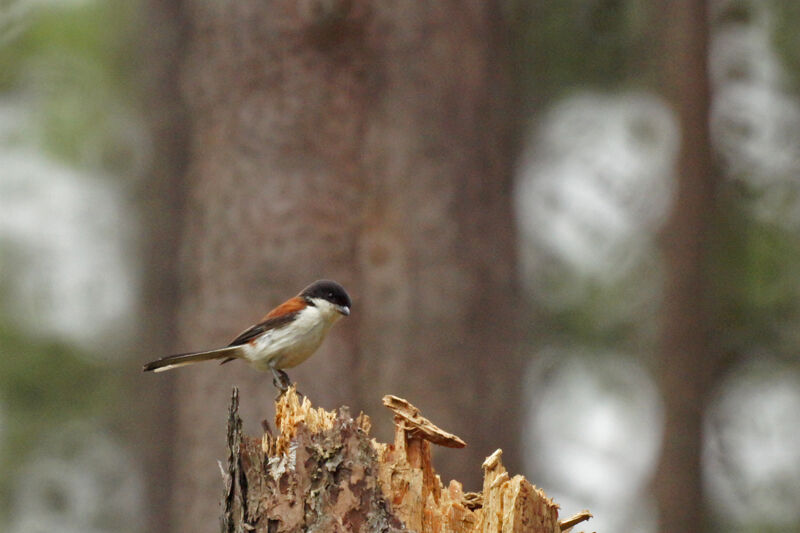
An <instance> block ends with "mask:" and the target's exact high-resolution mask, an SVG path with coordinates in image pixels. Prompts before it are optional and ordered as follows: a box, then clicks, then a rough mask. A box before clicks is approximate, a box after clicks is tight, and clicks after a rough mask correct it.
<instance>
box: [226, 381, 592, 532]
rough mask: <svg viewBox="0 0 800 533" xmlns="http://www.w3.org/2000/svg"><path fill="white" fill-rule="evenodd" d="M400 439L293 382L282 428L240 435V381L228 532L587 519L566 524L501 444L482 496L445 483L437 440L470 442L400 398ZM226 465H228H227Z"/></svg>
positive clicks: (469, 528)
mask: <svg viewBox="0 0 800 533" xmlns="http://www.w3.org/2000/svg"><path fill="white" fill-rule="evenodd" d="M383 403H384V405H385V406H387V407H388V408H389V409H391V410H392V411H393V413H394V423H395V438H394V443H392V444H385V443H380V442H377V441H375V439H371V438H370V437H369V430H370V420H369V418H368V417H367V416H366V415H364V414H363V413H362V414H360V415H359V416H357V417H356V418H355V419H354V418H352V417H351V415H350V413H349V411H348V408H347V407H341V408H339V409H338V410H336V411H326V410H324V409H321V408H314V407H312V405H311V402H310V401H309V400H308V398H302V399H301V397H300V396H299V395H298V394H297V392H296V391H295V389H294V387H292V388H290V389H289V391H288V392H287V393H285V394H283V395H282V396H281V397H280V398H279V399H278V400H277V402H276V414H275V426H276V429H277V434H273V433H272V432H271V431H269V428H266V430H265V433H264V435H263V436H262V437H261V438H254V437H248V436H246V435H243V434H242V421H241V418H240V417H239V413H238V409H239V395H238V390H237V389H236V388H234V390H233V396H232V398H231V405H230V411H229V418H228V452H229V456H228V467H227V471H226V472H223V477H224V479H225V491H224V502H223V506H224V510H223V515H222V531H223V533H239V532H242V533H243V532H249V531H255V532H265V533H266V532H269V533H282V532H298V531H318V532H370V533H371V532H396V531H416V532H418V533H473V532H475V533H477V532H498V533H521V532H525V533H545V532H546V533H558V532H561V531H562V530H565V529H568V528H570V527H572V526H573V525H575V524H577V523H579V522H581V521H583V520H586V519H588V518H589V517H590V516H591V515H589V513H588V512H585V513H581V514H579V515H576V516H575V517H573V518H571V519H569V520H565V521H563V522H560V521H559V519H558V505H556V504H555V503H554V502H553V501H552V500H550V498H548V497H547V496H546V495H545V493H544V492H543V491H542V490H540V489H537V488H536V487H535V486H534V485H532V484H531V483H529V482H528V481H527V480H526V479H525V478H524V477H522V476H519V475H517V476H514V477H511V476H510V475H509V473H508V472H507V471H506V469H505V468H504V467H503V464H502V462H501V456H502V452H501V450H497V451H496V452H495V453H493V454H492V455H491V456H489V457H488V458H487V459H486V461H484V463H483V473H484V481H483V491H482V493H480V494H478V493H464V491H463V489H462V486H461V483H459V482H458V481H455V480H453V481H451V482H450V483H449V484H448V485H447V487H445V486H443V484H442V481H441V479H440V478H439V476H438V475H437V474H436V471H435V470H434V468H433V464H432V462H431V445H432V444H437V445H440V446H447V447H451V448H461V447H464V446H466V444H465V443H464V441H462V440H461V439H459V438H458V437H457V436H455V435H452V434H450V433H447V432H446V431H443V430H441V429H439V428H438V427H436V426H435V425H434V424H433V423H431V422H430V421H429V420H427V419H426V418H424V417H423V416H422V415H421V414H420V412H419V410H418V409H416V408H415V407H414V406H413V405H411V404H410V403H408V402H407V401H405V400H403V399H401V398H397V397H396V396H385V397H384V399H383ZM220 467H221V468H222V465H221V464H220Z"/></svg>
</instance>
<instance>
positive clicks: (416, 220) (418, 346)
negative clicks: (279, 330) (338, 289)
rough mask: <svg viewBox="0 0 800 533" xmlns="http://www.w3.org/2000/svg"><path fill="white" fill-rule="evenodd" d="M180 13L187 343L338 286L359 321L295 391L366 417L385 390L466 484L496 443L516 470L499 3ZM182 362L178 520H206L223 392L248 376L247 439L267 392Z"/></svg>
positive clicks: (224, 371)
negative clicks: (458, 440)
mask: <svg viewBox="0 0 800 533" xmlns="http://www.w3.org/2000/svg"><path fill="white" fill-rule="evenodd" d="M183 17H184V18H185V21H186V23H187V24H188V26H189V27H190V28H191V31H190V34H189V37H188V56H187V58H186V60H185V62H184V63H183V67H182V73H181V76H182V84H183V92H184V95H185V98H186V100H187V102H188V104H189V108H190V113H191V117H192V126H191V166H190V169H189V172H188V175H187V184H188V188H189V200H188V201H189V205H188V213H189V215H188V220H187V225H186V227H185V233H184V243H183V247H182V250H183V260H182V270H181V272H182V276H181V279H182V282H183V290H182V295H183V298H182V305H181V313H180V316H181V319H180V323H181V327H180V339H181V343H180V344H181V346H180V349H181V350H187V351H188V350H195V349H203V348H207V347H212V346H219V345H221V344H223V343H226V342H228V341H229V340H230V339H231V338H232V337H233V336H235V334H236V333H238V332H239V330H241V329H243V328H244V327H245V326H247V325H249V324H251V323H253V322H254V321H255V320H256V319H257V318H258V317H260V316H262V315H263V313H264V312H265V311H267V310H268V309H269V308H270V307H271V306H273V305H275V304H277V303H279V302H281V301H282V300H283V299H285V298H287V297H289V296H291V295H293V294H295V293H296V292H297V291H298V290H299V289H300V288H302V287H303V286H304V285H305V284H307V283H309V282H310V281H312V280H314V279H316V278H320V277H329V278H333V279H336V280H337V281H339V282H341V283H342V284H343V285H344V286H345V287H346V288H347V289H348V290H349V291H350V293H351V295H352V296H353V299H354V305H353V314H352V316H351V317H350V318H349V319H347V320H345V321H342V324H341V326H338V325H337V327H336V328H334V330H333V332H332V334H331V335H330V336H329V338H328V339H327V340H326V342H325V343H324V345H323V347H322V348H321V349H320V351H319V352H318V353H317V354H316V355H315V356H314V357H313V358H312V359H311V360H309V361H307V362H306V363H304V364H303V365H302V366H301V367H300V368H298V369H295V370H292V371H291V372H290V375H291V377H292V378H293V379H294V380H296V381H298V382H299V385H300V389H301V390H302V391H303V392H305V393H306V394H309V395H310V396H312V397H314V398H316V399H317V400H318V401H319V402H320V403H321V404H322V405H325V406H333V405H340V404H342V403H344V404H347V405H350V406H351V407H352V408H354V409H358V410H361V409H363V410H365V411H367V412H371V411H372V410H373V409H375V408H376V404H377V399H378V398H380V397H381V396H382V395H383V394H384V393H385V392H386V391H387V390H390V389H391V390H392V391H395V392H397V393H398V394H401V395H403V396H405V397H408V398H410V399H411V400H412V401H414V402H416V403H418V404H419V405H420V406H421V407H422V408H423V409H424V410H425V411H426V412H427V413H429V414H430V416H432V417H434V418H435V419H436V420H439V421H440V422H441V423H442V424H446V425H448V427H451V428H452V429H453V430H454V431H455V432H457V433H459V434H461V435H462V436H464V437H465V439H466V440H467V442H468V443H469V445H470V446H469V448H468V452H465V454H464V455H466V456H467V457H464V458H459V460H456V459H452V458H450V457H447V458H444V460H443V461H442V471H443V473H444V474H445V475H446V476H453V477H458V478H459V479H462V480H463V481H465V483H466V484H467V485H475V486H477V484H478V483H479V479H480V471H479V469H477V468H473V466H472V465H474V464H478V463H479V460H480V459H481V458H482V457H484V456H486V455H487V454H488V453H490V452H491V451H492V450H493V449H494V448H495V447H497V446H501V447H502V448H503V449H504V450H506V455H505V456H506V460H507V463H508V464H509V465H510V466H511V467H516V466H517V464H518V461H517V451H516V450H517V439H518V435H517V427H518V424H517V423H516V421H517V410H518V406H519V405H520V402H519V401H518V398H517V394H518V391H519V380H518V376H519V375H520V368H519V365H518V363H517V360H516V358H515V355H514V347H515V336H516V327H515V324H514V317H515V316H517V315H518V314H519V313H516V312H515V311H516V310H517V308H518V306H517V303H518V302H517V300H516V296H515V295H516V291H515V285H516V277H515V269H514V265H515V261H514V255H515V254H514V246H515V235H514V230H513V219H512V214H511V201H510V191H511V172H512V156H513V151H514V147H513V143H512V141H513V133H514V131H513V129H512V127H511V125H512V121H510V120H508V119H509V116H508V114H507V111H508V108H509V105H510V104H511V102H510V97H509V94H510V92H509V86H508V85H509V77H508V72H507V70H506V64H507V62H506V56H505V50H504V46H503V44H502V42H501V35H502V32H501V30H502V24H501V20H500V9H499V4H498V3H496V2H484V1H478V0H474V1H470V2H460V3H441V2H434V3H413V4H407V5H406V4H394V3H391V2H388V1H385V0H383V1H375V2H367V1H365V0H333V1H327V2H326V1H320V0H303V1H296V0H282V1H272V2H265V1H263V0H236V1H228V2H224V1H220V2H201V1H197V0H187V1H186V2H185V4H184V8H183ZM176 372H177V373H178V386H177V396H178V399H179V407H178V421H177V441H176V442H179V443H180V450H179V451H177V452H176V454H177V455H176V460H177V477H178V479H179V480H180V483H181V489H180V490H179V491H176V499H177V501H176V504H175V510H176V512H175V517H176V521H177V527H176V530H177V531H192V532H196V531H207V530H208V529H209V527H210V524H214V523H216V514H217V513H216V508H215V506H214V502H215V501H217V500H218V496H219V473H218V472H217V471H216V460H217V459H219V458H221V457H223V450H222V448H223V442H222V441H221V440H220V439H218V438H216V435H217V434H218V433H217V431H216V428H217V427H218V423H219V421H220V420H221V419H223V418H224V411H225V397H226V395H227V388H228V386H229V385H230V384H232V383H236V384H238V385H239V386H240V388H241V390H242V398H243V399H246V401H243V402H242V414H243V419H244V420H245V424H246V425H247V424H251V426H250V429H251V430H252V429H253V428H254V427H255V426H256V424H257V421H258V420H260V418H261V417H263V406H265V405H268V404H269V401H270V399H271V397H272V396H273V395H274V391H273V389H272V386H271V385H270V377H269V376H265V375H263V374H259V373H257V372H254V371H252V370H251V369H249V368H244V366H243V365H240V364H239V363H236V362H235V363H232V364H230V365H225V366H223V367H219V366H217V365H213V364H207V365H198V367H192V368H186V369H180V370H178V371H176ZM389 384H391V387H390V385H389ZM464 412H469V413H471V416H470V417H464V416H461V413H464ZM377 429H378V435H381V433H382V434H383V435H384V436H385V435H388V433H389V428H388V425H379V427H378V428H377ZM251 432H252V431H251ZM489 439H491V442H490V440H489Z"/></svg>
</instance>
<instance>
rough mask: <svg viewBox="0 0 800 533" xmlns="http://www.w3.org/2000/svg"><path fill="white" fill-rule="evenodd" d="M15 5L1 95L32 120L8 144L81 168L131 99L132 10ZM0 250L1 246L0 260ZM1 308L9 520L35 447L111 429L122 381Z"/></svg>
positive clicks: (0, 392) (2, 480)
mask: <svg viewBox="0 0 800 533" xmlns="http://www.w3.org/2000/svg"><path fill="white" fill-rule="evenodd" d="M12 4H13V6H10V7H9V12H10V11H11V7H13V8H14V9H15V10H16V11H15V13H16V14H17V15H18V16H17V17H16V18H15V19H14V20H13V21H11V20H6V21H3V24H4V26H3V28H4V29H5V30H6V35H4V39H3V40H2V41H1V42H0V95H4V96H5V98H7V99H8V100H9V101H10V102H12V103H13V105H24V106H26V107H25V111H26V113H27V115H26V118H29V119H30V120H32V121H33V125H32V126H31V128H32V132H23V133H20V134H19V138H15V139H14V142H15V143H17V142H25V143H28V144H30V146H31V148H33V149H36V150H41V151H44V152H45V153H46V154H47V156H48V157H54V158H57V159H59V160H61V161H63V162H65V163H67V164H69V165H74V166H80V164H81V163H84V162H85V159H86V154H85V150H86V146H87V145H91V144H92V139H95V140H96V139H98V138H103V137H104V136H106V135H108V131H109V120H110V119H109V117H108V114H109V113H108V110H109V108H112V109H113V108H114V106H127V105H130V102H131V101H132V100H133V92H134V91H135V90H136V84H134V83H132V78H133V75H134V73H135V72H134V70H133V69H132V66H134V65H135V64H136V61H135V59H136V54H135V48H134V45H133V43H134V38H135V35H134V33H133V31H134V28H135V27H136V25H135V23H134V21H135V20H136V19H135V15H136V10H137V9H138V7H139V4H138V2H128V1H125V0H103V1H88V2H65V3H63V4H59V3H57V2H12ZM3 13H4V12H0V14H3ZM12 25H13V27H12ZM25 135H28V137H25ZM90 138H91V139H90ZM2 246H3V242H2V240H0V254H2V252H3V249H2ZM9 282H10V281H9ZM2 295H3V291H2V286H0V296H2ZM3 308H4V313H6V314H0V347H1V353H0V404H1V405H2V410H1V411H0V414H2V418H3V420H2V429H3V432H2V435H1V437H2V442H0V471H2V472H3V475H2V476H0V511H2V513H3V514H5V515H6V517H7V518H8V512H9V504H10V503H11V499H12V496H13V483H14V482H15V474H16V472H17V469H18V468H19V467H20V466H21V465H23V464H24V463H25V461H26V459H28V457H29V454H30V453H31V452H32V451H34V450H35V449H36V448H37V444H38V443H40V442H45V441H46V440H47V439H48V436H49V435H50V434H52V432H53V431H55V430H56V429H57V428H59V427H61V426H62V425H63V424H65V423H67V422H69V421H71V420H87V419H88V420H91V421H92V423H93V424H97V425H104V424H109V425H110V424H113V423H114V422H113V421H114V420H117V419H119V418H120V417H119V412H118V411H119V409H120V405H121V399H122V398H123V395H124V394H125V390H124V387H123V385H124V383H125V382H124V380H122V379H121V377H120V376H119V375H118V374H119V372H118V371H115V370H114V369H112V368H110V367H107V366H103V365H102V364H100V363H98V362H96V361H95V362H93V359H92V358H91V357H87V356H86V354H81V353H80V352H79V351H78V350H76V349H74V348H72V347H70V346H68V345H66V344H64V343H61V342H57V341H54V340H51V339H49V338H48V336H47V333H46V332H45V331H43V332H42V335H41V336H39V335H34V334H25V333H22V332H21V331H20V330H19V329H16V328H15V327H14V326H12V325H11V321H9V320H8V318H9V317H8V313H10V312H12V309H11V305H10V304H9V302H3ZM3 522H4V520H0V524H2V523H3Z"/></svg>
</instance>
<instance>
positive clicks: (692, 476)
mask: <svg viewBox="0 0 800 533" xmlns="http://www.w3.org/2000/svg"><path fill="white" fill-rule="evenodd" d="M662 9H663V11H662V15H663V18H662V20H663V45H664V49H663V56H662V57H663V65H664V81H665V88H666V91H667V93H666V94H667V97H668V98H669V99H670V101H671V104H672V106H673V108H674V109H675V110H676V112H677V115H678V119H679V121H680V131H681V144H680V154H679V156H678V167H677V195H676V197H675V203H674V209H673V212H672V215H671V219H670V221H669V223H668V225H667V228H666V231H665V235H664V241H663V243H664V246H663V250H664V260H665V264H666V283H665V287H664V308H663V328H662V343H661V365H660V369H659V376H660V379H661V387H662V389H661V390H662V394H663V397H664V401H665V415H666V417H665V427H664V442H663V449H662V454H661V460H660V464H659V467H658V473H657V476H656V481H655V490H656V497H657V500H658V506H659V515H660V530H661V531H664V532H670V533H680V532H684V531H685V532H689V531H697V530H698V529H699V530H702V529H703V528H704V526H703V524H704V518H705V513H704V497H703V487H702V468H701V464H700V462H701V454H702V444H703V440H702V436H703V414H704V411H705V407H706V402H707V394H708V391H709V388H710V387H711V385H712V383H711V380H712V378H711V376H712V373H713V367H714V365H715V364H716V362H717V361H718V353H717V352H718V349H717V347H716V346H714V343H713V342H712V341H711V338H712V337H711V333H712V331H713V329H712V328H713V324H714V315H713V305H712V299H711V295H710V294H709V279H708V276H707V274H708V272H707V269H708V264H709V245H710V243H711V241H712V237H711V236H712V233H713V218H714V213H715V203H716V202H715V201H716V192H717V181H718V178H717V174H716V172H715V169H714V165H713V160H712V152H711V139H710V132H709V108H710V94H709V93H710V87H709V77H708V65H707V59H708V37H709V36H708V19H707V13H706V5H705V2H696V1H688V0H681V1H672V0H670V1H666V2H664V3H663V6H662Z"/></svg>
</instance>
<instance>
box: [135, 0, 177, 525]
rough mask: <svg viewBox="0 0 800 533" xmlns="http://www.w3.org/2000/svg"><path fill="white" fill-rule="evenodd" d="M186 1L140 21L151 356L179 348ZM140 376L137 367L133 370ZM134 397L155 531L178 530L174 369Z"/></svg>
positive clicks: (150, 9)
mask: <svg viewBox="0 0 800 533" xmlns="http://www.w3.org/2000/svg"><path fill="white" fill-rule="evenodd" d="M180 5H181V2H180V1H179V0H149V1H148V2H146V6H145V7H146V8H147V9H146V10H144V13H145V14H146V15H145V16H144V17H143V20H142V21H141V24H142V28H141V29H142V31H141V34H142V35H144V39H143V42H142V48H141V57H142V59H143V62H142V64H143V67H142V70H141V72H140V75H141V76H140V79H142V80H143V84H142V94H143V95H144V97H145V98H146V99H147V105H146V106H144V109H145V113H146V117H147V120H148V123H149V126H150V132H151V138H152V140H153V154H152V155H153V159H152V166H151V169H150V173H149V175H148V176H147V179H146V186H145V187H144V188H143V192H142V194H141V204H140V207H141V211H142V213H144V215H145V216H143V217H142V222H143V226H144V228H143V229H144V231H143V233H144V239H143V246H142V250H141V252H142V254H141V255H142V261H143V270H144V272H146V275H145V278H144V280H143V291H142V311H141V313H140V316H139V321H140V323H141V330H140V332H139V335H138V346H137V352H138V353H140V354H141V360H143V361H145V360H149V359H151V358H152V357H154V356H157V355H158V354H162V353H169V352H170V351H172V350H175V349H176V347H177V343H176V339H175V331H176V329H177V308H178V303H177V302H178V287H179V281H178V270H177V268H176V264H177V262H178V247H179V243H180V237H181V235H180V234H181V227H182V221H183V203H184V189H183V186H182V185H183V175H184V173H185V172H186V165H187V156H188V153H187V134H188V130H187V128H188V122H187V116H186V110H185V108H184V104H183V100H182V98H181V94H180V88H179V86H178V79H177V77H176V76H175V72H176V70H177V69H178V66H179V62H180V58H181V53H182V50H183V44H184V32H183V31H182V28H181V19H180V16H179V15H180ZM134 375H137V374H134ZM138 378H139V379H138V380H137V381H136V383H135V390H137V391H138V392H139V393H140V394H139V395H138V396H137V397H136V399H135V400H134V402H132V405H131V406H132V408H133V410H134V412H136V413H137V414H138V415H137V416H133V417H132V419H131V421H130V424H129V426H131V427H132V428H133V430H132V433H133V434H132V435H131V437H132V438H135V439H136V441H137V449H138V451H139V452H140V454H141V455H140V457H141V459H142V463H143V465H144V469H145V474H146V479H147V491H146V496H147V498H148V500H147V509H148V510H149V511H150V513H149V517H148V524H149V526H148V529H147V530H148V531H172V528H171V524H170V515H171V512H170V511H171V510H170V505H169V504H170V500H171V495H172V492H173V489H174V487H172V486H171V483H170V480H171V478H172V476H171V472H172V452H173V446H174V445H175V435H174V432H173V419H174V400H175V398H174V394H173V392H174V391H173V386H174V381H173V380H174V376H170V377H167V378H166V379H155V380H154V379H152V376H150V375H145V374H138Z"/></svg>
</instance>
